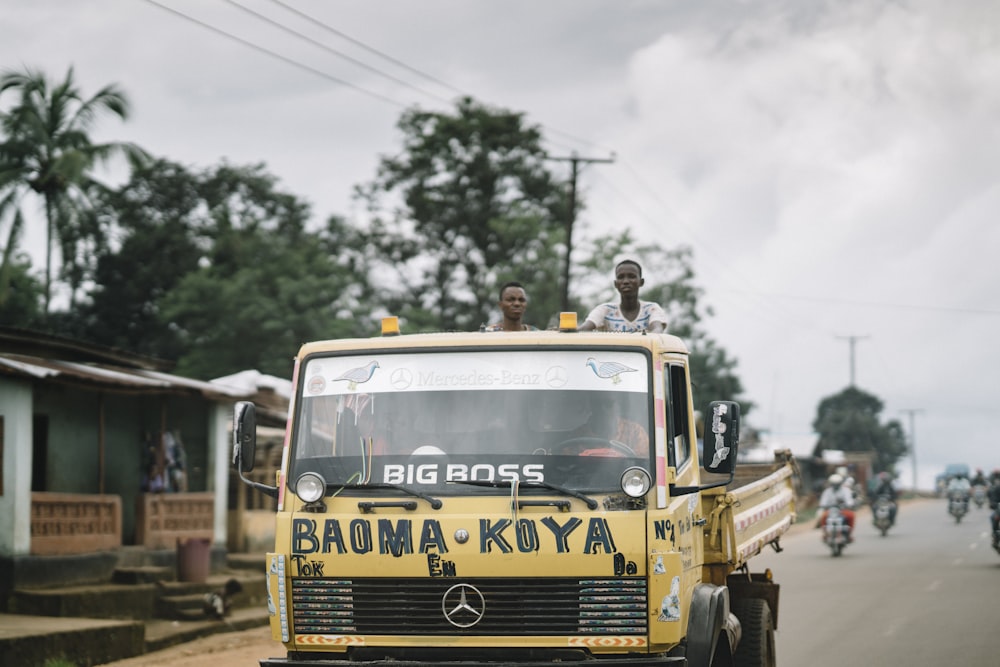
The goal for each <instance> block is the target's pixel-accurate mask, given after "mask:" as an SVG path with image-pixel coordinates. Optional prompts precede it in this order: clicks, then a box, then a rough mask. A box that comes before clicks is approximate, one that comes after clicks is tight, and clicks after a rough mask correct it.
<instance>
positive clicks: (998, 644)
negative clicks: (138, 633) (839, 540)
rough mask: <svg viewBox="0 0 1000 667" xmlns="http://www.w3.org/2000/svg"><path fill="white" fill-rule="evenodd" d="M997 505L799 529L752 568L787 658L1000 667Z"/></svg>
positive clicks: (251, 634)
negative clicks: (842, 536) (992, 510)
mask: <svg viewBox="0 0 1000 667" xmlns="http://www.w3.org/2000/svg"><path fill="white" fill-rule="evenodd" d="M988 516H989V510H988V509H976V508H975V507H972V508H971V509H970V512H969V514H968V515H967V516H966V518H965V519H963V521H962V523H960V524H956V523H955V521H954V519H952V518H951V517H949V516H948V515H947V512H946V507H945V501H944V500H919V501H914V502H909V503H904V504H903V506H902V507H901V509H900V511H899V517H898V519H897V522H896V526H895V527H893V529H892V530H890V531H889V535H888V536H886V537H884V538H883V537H881V536H879V534H878V533H877V532H876V531H875V529H874V528H873V527H872V526H871V522H870V515H869V514H868V513H867V511H864V510H863V511H862V512H861V513H860V514H859V516H858V525H857V528H856V530H857V534H856V539H855V542H854V544H851V545H849V546H848V547H847V549H845V551H844V553H843V555H841V556H840V557H838V558H833V557H832V556H831V555H830V552H829V550H827V549H826V547H825V546H824V545H823V544H822V543H821V542H820V537H819V531H817V530H812V529H811V528H809V527H806V526H801V525H800V526H796V527H795V528H793V530H792V532H791V533H790V534H788V535H786V536H785V537H784V538H783V540H782V546H783V547H784V551H782V552H781V553H774V552H772V551H771V550H768V551H767V552H766V553H765V554H762V555H761V556H759V557H757V558H755V559H754V561H753V565H754V570H755V571H756V570H758V569H760V570H762V569H763V568H765V567H769V568H771V570H772V572H773V573H774V578H775V581H777V582H778V583H780V584H781V603H780V607H779V610H778V611H779V615H778V633H777V655H778V664H780V665H783V666H786V667H792V666H797V665H809V666H810V667H827V666H830V667H834V666H836V667H841V666H842V665H852V666H855V667H867V666H869V665H893V666H895V665H906V666H907V667H923V666H924V665H927V666H930V665H935V666H938V665H947V664H954V665H995V664H1000V661H998V659H997V654H998V653H1000V640H998V638H997V635H996V634H995V633H996V632H997V630H996V628H995V624H996V622H995V618H994V616H995V613H996V608H997V600H998V599H1000V555H998V554H997V553H996V552H994V551H993V549H992V548H991V547H990V543H989V536H988V529H989V519H988ZM280 655H283V648H282V646H281V645H280V644H279V643H277V642H274V641H272V640H271V636H270V630H269V629H267V628H258V629H255V630H247V631H244V632H236V633H230V634H223V635H215V636H212V637H207V638H205V639H200V640H198V641H195V642H191V643H188V644H184V645H182V646H176V647H173V648H170V649H166V650H164V651H159V652H157V653H152V654H149V655H145V656H140V657H138V658H131V659H129V660H124V661H120V662H115V663H110V665H109V667H253V666H255V665H256V664H257V661H258V660H260V659H261V658H265V657H269V656H280Z"/></svg>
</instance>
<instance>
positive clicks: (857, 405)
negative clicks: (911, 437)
mask: <svg viewBox="0 0 1000 667" xmlns="http://www.w3.org/2000/svg"><path fill="white" fill-rule="evenodd" d="M882 407H883V405H882V401H881V400H880V399H879V398H878V397H876V396H874V395H872V394H869V393H867V392H865V391H862V390H861V389H858V388H857V387H853V386H852V387H848V388H847V389H844V390H843V391H841V392H840V393H839V394H834V395H833V396H827V397H826V398H824V399H823V400H822V401H820V404H819V407H818V408H817V410H816V419H815V420H813V424H812V426H813V430H814V431H816V433H817V434H818V435H819V439H818V440H817V441H816V446H815V448H814V449H813V456H814V457H816V458H819V457H821V456H822V453H823V452H824V451H826V450H840V451H845V452H871V453H872V454H874V462H873V467H874V469H875V472H882V471H890V472H891V471H892V470H893V467H894V465H895V463H896V461H898V460H899V459H900V458H902V457H903V456H905V455H906V451H907V448H906V434H905V432H904V430H903V426H902V424H900V423H899V421H897V420H890V421H888V422H886V423H885V424H883V423H881V422H880V421H879V419H880V415H881V413H882Z"/></svg>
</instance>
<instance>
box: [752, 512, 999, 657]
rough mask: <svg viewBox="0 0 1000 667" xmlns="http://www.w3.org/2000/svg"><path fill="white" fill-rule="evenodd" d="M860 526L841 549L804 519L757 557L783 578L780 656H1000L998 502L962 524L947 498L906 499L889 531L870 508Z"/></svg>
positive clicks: (760, 563)
mask: <svg viewBox="0 0 1000 667" xmlns="http://www.w3.org/2000/svg"><path fill="white" fill-rule="evenodd" d="M856 533H857V534H856V538H855V542H854V543H853V544H851V545H849V546H848V547H847V548H846V549H845V550H844V553H843V555H841V556H840V557H838V558H834V557H833V556H831V555H830V551H829V549H828V548H827V547H826V546H825V545H824V544H823V543H822V542H821V541H820V535H819V531H818V530H811V529H807V530H802V528H801V527H797V528H796V529H794V533H793V534H791V535H788V536H786V537H785V539H784V540H783V546H784V551H783V552H782V553H780V554H776V553H774V552H771V551H769V552H768V553H766V554H762V555H761V556H760V557H758V558H755V559H754V561H753V563H752V564H753V566H754V569H755V570H756V569H758V568H763V567H769V568H771V570H772V572H773V573H774V578H775V581H777V582H779V583H780V584H781V598H780V605H779V614H778V633H777V656H778V664H780V665H809V666H810V667H826V666H827V665H830V666H833V665H836V666H837V667H840V666H842V665H856V666H858V667H863V666H866V665H907V666H908V667H921V666H923V665H947V664H954V665H996V664H1000V659H998V657H997V656H998V653H1000V640H998V637H997V634H996V633H997V629H996V619H995V614H996V609H997V600H998V599H1000V555H998V554H997V553H996V552H995V551H994V550H993V549H992V548H991V546H990V538H989V509H986V508H983V509H977V508H976V507H975V506H972V507H971V509H970V511H969V514H967V515H966V516H965V518H964V519H963V520H962V522H961V523H960V524H956V523H955V520H954V519H953V518H952V517H950V516H948V514H947V508H946V505H945V500H943V499H934V500H919V501H914V502H910V503H904V504H903V505H902V506H901V508H900V511H899V516H898V517H897V520H896V525H895V526H894V527H893V528H892V529H891V530H890V531H889V534H888V535H887V536H886V537H881V536H880V535H879V534H878V533H877V532H876V530H875V529H874V527H872V525H871V515H870V514H869V513H868V512H867V511H865V510H863V511H862V513H859V515H858V522H857V526H856Z"/></svg>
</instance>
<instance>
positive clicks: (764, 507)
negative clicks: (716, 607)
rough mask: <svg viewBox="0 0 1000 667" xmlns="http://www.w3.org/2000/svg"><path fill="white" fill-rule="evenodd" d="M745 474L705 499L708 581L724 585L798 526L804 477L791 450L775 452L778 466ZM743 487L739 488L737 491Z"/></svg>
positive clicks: (751, 467) (748, 467)
mask: <svg viewBox="0 0 1000 667" xmlns="http://www.w3.org/2000/svg"><path fill="white" fill-rule="evenodd" d="M737 470H738V471H740V472H741V473H742V475H741V476H740V478H738V479H737V480H734V481H735V483H734V484H731V485H730V486H729V487H727V488H725V489H721V488H720V489H717V490H714V492H713V491H708V492H706V493H704V494H703V496H702V510H703V512H704V516H705V517H706V518H707V521H708V524H707V526H706V528H707V530H706V533H705V570H706V581H712V582H713V583H719V582H724V581H725V577H726V575H728V574H729V573H730V572H732V571H733V570H736V569H739V568H741V567H743V565H744V564H746V562H747V561H748V560H749V559H750V558H752V557H753V556H755V555H757V554H759V553H760V552H761V550H762V549H763V548H764V547H765V546H766V545H768V544H774V545H775V546H777V540H778V539H779V538H780V537H781V536H782V535H783V534H784V533H785V532H787V531H788V529H789V528H791V526H792V525H793V524H794V523H795V517H796V513H795V508H796V498H797V495H798V494H797V486H798V479H799V474H798V470H797V469H796V466H795V460H794V459H793V458H792V456H791V453H790V452H788V451H779V452H775V461H774V463H773V464H745V465H744V464H741V465H740V466H738V467H737ZM737 484H739V485H738V486H737Z"/></svg>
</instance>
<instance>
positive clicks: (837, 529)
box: [823, 506, 851, 556]
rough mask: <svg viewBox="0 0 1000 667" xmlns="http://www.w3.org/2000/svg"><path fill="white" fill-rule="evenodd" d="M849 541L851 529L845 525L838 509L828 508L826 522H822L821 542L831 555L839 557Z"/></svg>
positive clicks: (835, 507)
mask: <svg viewBox="0 0 1000 667" xmlns="http://www.w3.org/2000/svg"><path fill="white" fill-rule="evenodd" d="M850 541H851V527H850V526H849V525H848V524H847V519H846V518H845V517H844V514H843V513H842V512H841V511H840V507H838V506H834V507H831V508H829V509H828V510H827V512H826V520H825V521H824V522H823V542H825V543H826V545H827V546H828V547H830V553H831V554H833V555H834V556H839V555H840V552H841V551H843V550H844V547H845V546H846V545H847V544H848V542H850Z"/></svg>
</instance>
